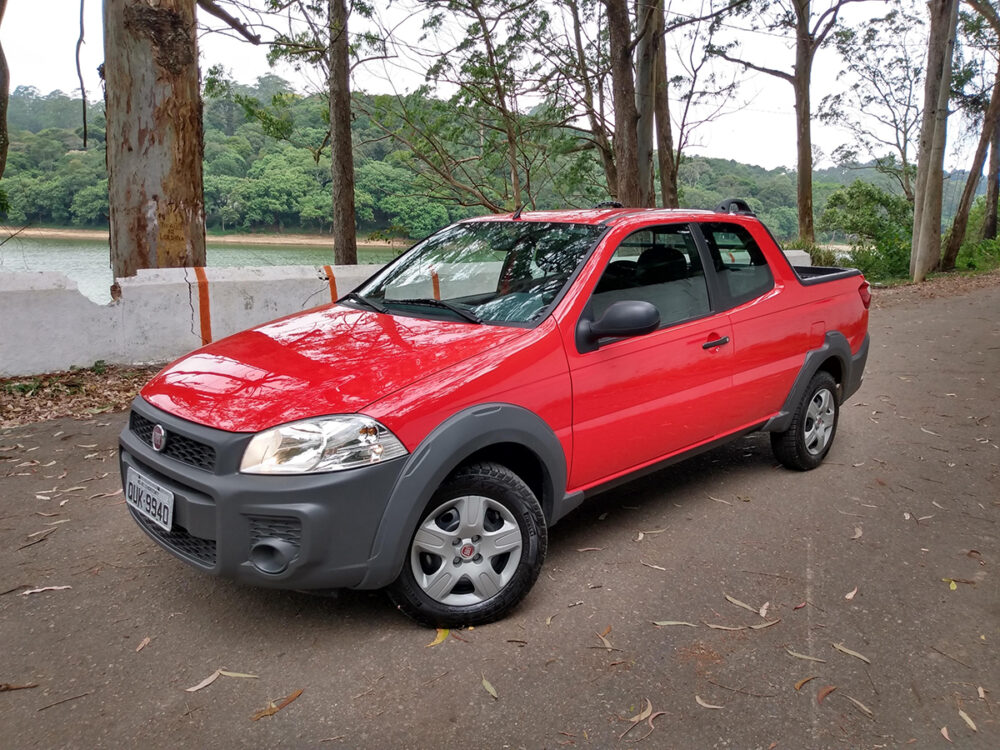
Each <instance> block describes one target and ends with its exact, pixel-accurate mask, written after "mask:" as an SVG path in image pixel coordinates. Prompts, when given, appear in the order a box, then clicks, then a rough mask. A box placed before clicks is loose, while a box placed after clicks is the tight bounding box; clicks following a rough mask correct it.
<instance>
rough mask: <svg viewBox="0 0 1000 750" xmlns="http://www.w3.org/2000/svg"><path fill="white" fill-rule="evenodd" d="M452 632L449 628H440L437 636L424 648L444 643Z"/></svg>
mask: <svg viewBox="0 0 1000 750" xmlns="http://www.w3.org/2000/svg"><path fill="white" fill-rule="evenodd" d="M449 632H451V631H450V630H449V629H448V628H438V629H437V637H436V638H435V639H434V640H433V641H431V642H430V643H428V644H427V645H426V646H424V648H430V647H431V646H437V645H438V644H439V643H444V641H445V639H446V638H447V637H448V633H449Z"/></svg>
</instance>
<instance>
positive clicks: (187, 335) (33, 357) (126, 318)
mask: <svg viewBox="0 0 1000 750" xmlns="http://www.w3.org/2000/svg"><path fill="white" fill-rule="evenodd" d="M787 255H788V257H789V260H790V261H791V262H792V263H793V265H809V255H808V253H805V252H802V251H797V250H791V251H788V253H787ZM327 269H330V270H331V271H332V274H333V278H332V280H331V279H330V278H329V277H328V272H327ZM378 269H379V266H333V267H329V266H324V267H321V268H317V267H311V266H265V267H263V268H205V269H193V268H164V269H157V270H149V271H139V273H138V275H137V276H135V277H133V278H127V279H120V280H119V283H120V284H121V289H122V297H121V299H120V300H118V301H117V302H112V303H110V304H107V305H99V304H97V303H95V302H91V301H90V300H89V299H87V298H86V297H84V296H83V295H82V294H80V292H79V290H78V289H77V286H76V282H75V281H71V280H70V279H68V278H67V277H66V276H64V275H63V274H61V273H56V272H50V271H39V272H29V273H21V272H19V273H6V272H4V273H0V377H11V376H18V375H34V374H37V373H43V372H52V371H56V370H68V369H69V368H71V367H91V366H92V365H93V364H94V363H95V362H97V361H100V360H104V361H105V362H108V363H111V364H147V363H162V362H168V361H170V360H172V359H175V358H177V357H179V356H181V355H182V354H184V353H185V352H188V351H191V350H192V349H197V348H198V347H200V346H202V345H203V344H204V343H208V342H209V341H216V340H218V339H220V338H223V337H224V336H228V335H229V334H232V333H236V332H237V331H242V330H243V329H244V328H249V327H251V326H254V325H258V324H260V323H265V322H267V321H268V320H273V319H274V318H278V317H281V316H282V315H288V314H291V313H295V312H299V311H301V310H306V309H309V308H311V307H317V306H319V305H324V304H326V303H328V302H330V301H331V300H332V299H336V298H337V297H338V296H342V295H343V294H344V293H346V292H349V291H350V290H352V289H354V288H355V287H357V286H358V285H359V284H360V283H361V282H362V281H364V280H365V279H367V278H368V277H369V276H371V275H372V274H373V273H375V272H376V271H377V270H378ZM429 290H430V285H429V284H428V289H427V290H425V291H427V292H428V293H429ZM444 291H447V290H444ZM424 296H428V295H427V294H425V295H424Z"/></svg>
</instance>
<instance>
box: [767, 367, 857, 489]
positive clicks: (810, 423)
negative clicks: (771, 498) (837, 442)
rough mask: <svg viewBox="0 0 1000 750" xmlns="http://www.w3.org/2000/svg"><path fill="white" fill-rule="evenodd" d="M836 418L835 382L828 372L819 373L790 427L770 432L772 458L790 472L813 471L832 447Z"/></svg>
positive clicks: (810, 384)
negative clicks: (793, 470)
mask: <svg viewBox="0 0 1000 750" xmlns="http://www.w3.org/2000/svg"><path fill="white" fill-rule="evenodd" d="M839 416H840V405H839V404H838V403H837V382H836V381H835V380H834V379H833V376H832V375H830V373H828V372H825V371H820V372H818V373H816V374H815V375H814V376H813V379H812V380H811V381H809V387H808V388H806V392H805V394H804V395H803V397H802V400H801V401H800V402H799V405H798V406H797V407H796V409H795V413H794V414H793V415H792V423H791V426H790V427H789V428H788V429H787V430H785V431H784V432H772V433H771V449H772V450H773V451H774V455H775V456H776V457H777V459H778V460H779V461H780V462H781V463H782V464H784V465H785V466H787V467H788V468H789V469H797V470H799V471H808V470H809V469H815V468H816V467H817V466H819V465H820V464H821V463H823V459H824V458H826V454H827V453H829V451H830V446H832V445H833V439H834V437H836V435H837V420H838V418H839Z"/></svg>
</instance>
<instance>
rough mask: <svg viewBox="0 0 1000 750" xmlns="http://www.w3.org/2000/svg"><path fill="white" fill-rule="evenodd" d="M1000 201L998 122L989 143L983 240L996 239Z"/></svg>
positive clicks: (999, 131) (999, 127) (999, 132)
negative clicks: (998, 203)
mask: <svg viewBox="0 0 1000 750" xmlns="http://www.w3.org/2000/svg"><path fill="white" fill-rule="evenodd" d="M998 200H1000V122H998V123H997V124H996V127H995V128H993V140H992V141H991V142H990V170H989V174H988V175H987V177H986V216H985V218H984V219H983V239H984V240H995V239H996V238H997V201H998Z"/></svg>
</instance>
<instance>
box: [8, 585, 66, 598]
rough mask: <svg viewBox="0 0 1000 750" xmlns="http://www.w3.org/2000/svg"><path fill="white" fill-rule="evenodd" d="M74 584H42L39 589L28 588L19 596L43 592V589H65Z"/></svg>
mask: <svg viewBox="0 0 1000 750" xmlns="http://www.w3.org/2000/svg"><path fill="white" fill-rule="evenodd" d="M71 588H73V587H72V586H42V587H41V588H39V589H28V590H27V591H22V592H21V593H20V594H18V596H27V595H28V594H41V593H42V592H43V591H65V590H66V589H71Z"/></svg>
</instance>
